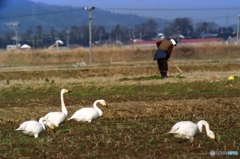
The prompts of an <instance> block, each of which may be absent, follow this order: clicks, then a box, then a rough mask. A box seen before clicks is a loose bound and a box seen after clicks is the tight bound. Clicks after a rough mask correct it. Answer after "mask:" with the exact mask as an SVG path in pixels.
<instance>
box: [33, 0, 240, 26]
mask: <svg viewBox="0 0 240 159" xmlns="http://www.w3.org/2000/svg"><path fill="white" fill-rule="evenodd" d="M31 1H34V2H42V3H46V4H54V5H70V6H73V7H79V6H80V7H84V6H95V7H97V8H100V9H104V10H111V11H114V12H118V13H132V14H137V15H140V16H147V17H153V18H156V17H159V18H162V19H166V20H173V19H175V18H177V17H180V18H183V17H190V18H192V19H193V22H194V23H195V22H201V21H211V22H216V23H217V24H219V25H223V26H227V25H232V24H237V23H238V15H240V1H239V0H31ZM93 14H94V12H93Z"/></svg>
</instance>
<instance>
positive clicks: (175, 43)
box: [170, 39, 178, 46]
mask: <svg viewBox="0 0 240 159" xmlns="http://www.w3.org/2000/svg"><path fill="white" fill-rule="evenodd" d="M170 41H171V42H172V44H173V45H174V46H177V43H178V41H177V40H176V39H170Z"/></svg>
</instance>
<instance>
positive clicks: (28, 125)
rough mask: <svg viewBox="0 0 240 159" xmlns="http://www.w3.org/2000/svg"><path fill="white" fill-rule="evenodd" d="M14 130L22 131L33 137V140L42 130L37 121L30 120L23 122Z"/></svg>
mask: <svg viewBox="0 0 240 159" xmlns="http://www.w3.org/2000/svg"><path fill="white" fill-rule="evenodd" d="M16 130H17V131H22V132H23V133H25V134H29V135H34V136H35V138H37V137H38V134H39V133H41V132H42V131H43V130H44V128H43V126H42V124H40V123H39V122H38V121H34V120H32V121H25V122H23V123H22V124H21V125H20V126H19V128H17V129H16Z"/></svg>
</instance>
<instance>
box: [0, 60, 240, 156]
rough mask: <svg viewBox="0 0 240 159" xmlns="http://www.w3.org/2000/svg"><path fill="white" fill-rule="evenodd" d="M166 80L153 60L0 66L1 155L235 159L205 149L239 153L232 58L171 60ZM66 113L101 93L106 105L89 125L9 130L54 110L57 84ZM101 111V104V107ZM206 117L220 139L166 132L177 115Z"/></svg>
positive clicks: (238, 101) (235, 63)
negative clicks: (31, 133) (30, 132)
mask: <svg viewBox="0 0 240 159" xmlns="http://www.w3.org/2000/svg"><path fill="white" fill-rule="evenodd" d="M175 64H177V65H178V66H179V67H180V68H181V69H182V70H183V72H184V73H183V74H182V75H181V76H180V77H176V76H177V75H178V74H179V73H178V70H177V69H176V68H175V67H174V66H172V65H170V71H169V74H170V75H172V76H174V77H172V78H168V79H164V80H163V79H159V77H158V76H159V73H158V70H157V67H156V63H153V62H152V63H151V62H149V63H144V62H143V63H141V62H139V63H117V64H115V65H114V64H111V65H106V64H104V65H91V66H87V67H85V68H71V67H70V65H64V66H63V65H61V66H60V67H59V66H55V67H53V66H50V67H46V66H45V67H40V66H34V67H33V66H31V67H29V66H28V67H27V66H26V67H11V68H2V69H1V72H0V75H1V76H0V80H1V84H0V87H1V89H2V92H1V93H0V95H1V98H0V99H1V101H0V104H1V108H0V114H1V116H0V158H36V156H37V158H151V159H154V158H204V159H205V158H221V157H224V158H226V157H229V158H238V157H239V156H215V157H211V156H210V154H209V153H210V151H211V150H215V151H230V150H233V151H238V153H240V151H239V147H240V136H239V134H240V118H239V113H240V97H239V90H240V85H239V84H240V79H239V78H236V79H235V80H234V81H227V77H228V76H230V75H236V76H238V71H239V68H240V67H239V64H238V59H232V60H217V61H215V60H188V61H185V60H175ZM63 87H64V88H67V89H70V90H72V91H73V92H72V93H70V94H67V95H65V96H64V97H65V103H66V106H67V109H68V111H69V115H71V114H73V113H74V112H75V111H76V110H77V109H79V108H81V107H83V106H86V105H91V104H92V103H93V101H94V100H96V99H99V98H103V99H105V100H106V101H107V102H108V105H109V108H108V109H106V108H103V116H102V117H101V118H100V119H98V120H95V121H93V122H92V123H77V122H75V121H66V122H65V123H64V124H62V125H61V126H60V127H59V128H56V133H55V134H54V133H52V132H51V131H50V129H46V131H45V132H44V133H43V134H41V135H40V137H39V138H37V139H34V138H33V137H28V136H25V135H24V134H22V133H20V132H16V131H14V130H15V129H16V128H17V127H18V126H19V124H20V123H21V122H23V121H25V120H30V119H34V120H37V119H39V118H40V117H41V116H43V115H44V114H46V113H47V112H49V111H53V110H60V97H59V92H60V89H61V88H63ZM100 108H102V107H101V106H100ZM201 119H205V120H207V121H208V122H209V123H210V128H211V130H212V131H214V132H215V133H216V136H217V139H218V142H215V141H212V140H210V139H209V138H208V137H206V134H205V131H204V132H203V133H202V134H200V135H199V136H198V137H196V139H195V141H194V142H193V143H190V142H188V141H184V142H182V141H178V140H177V139H174V138H173V137H171V136H169V134H168V132H169V131H170V129H171V127H172V125H173V124H175V123H176V122H177V121H179V120H191V121H194V122H197V121H199V120H201Z"/></svg>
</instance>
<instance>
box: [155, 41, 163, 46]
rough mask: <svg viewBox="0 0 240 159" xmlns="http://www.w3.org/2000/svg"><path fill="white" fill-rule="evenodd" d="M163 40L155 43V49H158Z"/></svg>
mask: <svg viewBox="0 0 240 159" xmlns="http://www.w3.org/2000/svg"><path fill="white" fill-rule="evenodd" d="M162 41H163V40H160V41H157V42H156V45H157V48H159V46H160V44H161V43H162Z"/></svg>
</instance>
